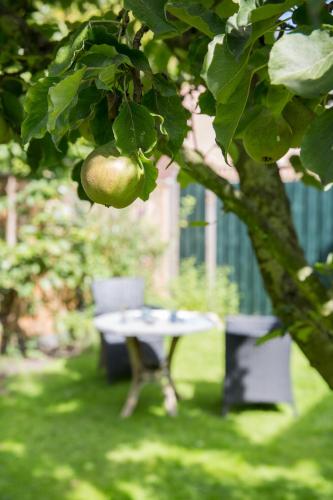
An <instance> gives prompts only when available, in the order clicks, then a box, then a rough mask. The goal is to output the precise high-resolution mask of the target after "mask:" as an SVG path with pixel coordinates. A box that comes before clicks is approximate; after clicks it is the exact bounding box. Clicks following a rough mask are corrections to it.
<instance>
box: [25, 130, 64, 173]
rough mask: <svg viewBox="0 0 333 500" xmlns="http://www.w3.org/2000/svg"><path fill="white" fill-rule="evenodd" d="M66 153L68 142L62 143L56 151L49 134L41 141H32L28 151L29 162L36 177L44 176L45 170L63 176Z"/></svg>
mask: <svg viewBox="0 0 333 500" xmlns="http://www.w3.org/2000/svg"><path fill="white" fill-rule="evenodd" d="M66 152H67V144H66V142H60V144H59V145H58V148H57V149H56V147H55V146H54V143H53V141H52V139H51V136H50V134H48V133H46V134H45V136H44V137H43V138H41V139H32V140H31V142H30V144H29V147H28V150H27V161H28V164H29V165H30V167H31V169H32V172H33V175H34V177H36V176H38V175H42V174H43V171H44V170H49V171H52V172H53V173H54V175H57V172H58V173H60V175H63V168H64V158H65V157H66Z"/></svg>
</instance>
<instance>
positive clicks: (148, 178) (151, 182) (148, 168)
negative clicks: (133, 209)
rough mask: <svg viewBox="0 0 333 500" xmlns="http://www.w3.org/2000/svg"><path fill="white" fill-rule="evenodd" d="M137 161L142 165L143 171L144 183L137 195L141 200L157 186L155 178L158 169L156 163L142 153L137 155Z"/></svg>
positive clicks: (146, 197)
mask: <svg viewBox="0 0 333 500" xmlns="http://www.w3.org/2000/svg"><path fill="white" fill-rule="evenodd" d="M139 163H140V164H141V166H142V167H143V169H144V173H145V175H144V184H143V188H142V191H141V194H140V196H139V197H140V198H141V200H143V201H147V200H148V199H149V195H150V193H152V192H153V191H154V189H155V188H156V186H157V184H156V180H157V177H158V169H157V167H156V165H155V164H154V163H153V162H152V161H151V160H149V159H148V158H146V157H145V156H144V155H143V154H140V155H139Z"/></svg>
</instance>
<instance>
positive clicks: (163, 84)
mask: <svg viewBox="0 0 333 500" xmlns="http://www.w3.org/2000/svg"><path fill="white" fill-rule="evenodd" d="M153 87H154V88H155V89H156V90H157V92H158V93H159V94H161V95H162V96H165V97H170V96H173V95H177V88H176V86H175V84H174V83H173V82H171V81H170V80H169V79H168V77H167V76H165V75H164V74H163V73H157V74H156V75H154V76H153Z"/></svg>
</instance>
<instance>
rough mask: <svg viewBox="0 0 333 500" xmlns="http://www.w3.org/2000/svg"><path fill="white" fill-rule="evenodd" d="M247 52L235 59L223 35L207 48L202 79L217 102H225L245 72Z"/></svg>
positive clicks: (217, 37)
mask: <svg viewBox="0 0 333 500" xmlns="http://www.w3.org/2000/svg"><path fill="white" fill-rule="evenodd" d="M248 57H249V50H247V51H246V52H244V53H243V54H241V56H240V57H236V56H235V55H234V54H233V53H232V52H230V50H229V48H228V45H227V40H226V36H225V35H218V36H216V37H215V38H214V40H213V41H212V42H211V43H210V44H209V46H208V52H207V56H206V59H205V62H204V66H203V71H202V77H203V79H204V80H205V81H206V83H207V87H208V89H209V90H210V92H211V93H212V94H213V96H214V97H215V99H216V100H217V101H218V102H227V101H228V99H229V97H230V96H231V95H232V93H233V92H234V91H235V89H236V88H237V86H238V84H239V82H240V81H241V80H242V78H243V75H244V73H245V71H246V66H247V62H248Z"/></svg>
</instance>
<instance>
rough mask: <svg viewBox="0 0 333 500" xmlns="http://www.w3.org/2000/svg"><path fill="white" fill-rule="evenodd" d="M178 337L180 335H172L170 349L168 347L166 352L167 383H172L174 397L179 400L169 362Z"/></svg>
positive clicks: (173, 353)
mask: <svg viewBox="0 0 333 500" xmlns="http://www.w3.org/2000/svg"><path fill="white" fill-rule="evenodd" d="M179 339H180V337H172V339H171V344H170V349H169V354H168V358H167V363H168V364H167V366H168V378H169V383H170V384H171V385H172V387H173V390H174V391H175V394H176V398H177V400H178V401H179V400H180V396H179V394H178V392H177V389H176V386H175V383H174V381H173V378H172V377H171V363H172V360H173V357H174V355H175V351H176V347H177V344H178V341H179Z"/></svg>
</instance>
